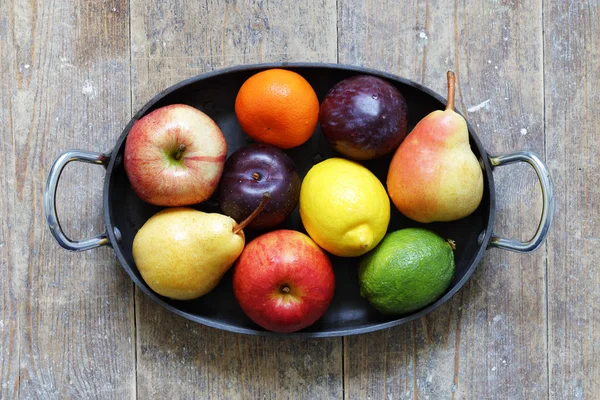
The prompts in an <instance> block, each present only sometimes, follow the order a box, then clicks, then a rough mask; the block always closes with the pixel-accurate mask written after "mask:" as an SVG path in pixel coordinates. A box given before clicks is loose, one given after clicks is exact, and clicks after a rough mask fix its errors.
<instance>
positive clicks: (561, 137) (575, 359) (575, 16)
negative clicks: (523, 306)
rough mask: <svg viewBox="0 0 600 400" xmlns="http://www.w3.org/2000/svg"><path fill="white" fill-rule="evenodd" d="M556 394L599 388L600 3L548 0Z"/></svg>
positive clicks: (587, 393) (588, 393)
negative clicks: (554, 196) (553, 210)
mask: <svg viewBox="0 0 600 400" xmlns="http://www.w3.org/2000/svg"><path fill="white" fill-rule="evenodd" d="M544 31H545V41H544V44H545V46H544V49H545V59H544V61H545V62H544V66H545V81H544V82H545V88H546V90H545V93H546V148H547V152H548V160H549V163H550V169H551V172H552V176H553V178H554V185H555V193H556V208H557V209H556V217H555V219H554V227H553V229H552V232H553V233H552V234H551V235H550V237H549V241H548V324H549V336H548V353H549V354H548V357H549V368H550V397H551V398H554V399H568V398H570V399H579V398H586V399H587V398H590V399H591V398H597V397H598V393H600V308H599V304H600V270H599V269H598V258H600V250H599V246H598V245H599V244H600V216H599V213H598V210H599V209H600V192H599V189H598V176H600V165H599V163H598V156H599V155H600V142H599V141H598V138H599V131H600V117H599V116H598V115H599V114H598V108H599V107H598V104H599V103H600V64H599V63H598V60H599V59H600V40H599V38H600V3H599V2H598V1H559V0H547V1H545V3H544Z"/></svg>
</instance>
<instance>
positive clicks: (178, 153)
mask: <svg viewBox="0 0 600 400" xmlns="http://www.w3.org/2000/svg"><path fill="white" fill-rule="evenodd" d="M185 149H186V146H185V144H183V143H181V144H180V145H179V146H177V150H175V154H173V158H174V159H176V160H177V161H179V160H181V156H183V152H184V151H185Z"/></svg>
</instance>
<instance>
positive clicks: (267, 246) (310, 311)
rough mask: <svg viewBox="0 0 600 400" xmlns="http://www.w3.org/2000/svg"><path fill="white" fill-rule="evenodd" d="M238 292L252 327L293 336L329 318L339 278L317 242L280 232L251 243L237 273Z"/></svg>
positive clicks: (296, 232)
mask: <svg viewBox="0 0 600 400" xmlns="http://www.w3.org/2000/svg"><path fill="white" fill-rule="evenodd" d="M286 288H287V289H286ZM286 290H287V292H286ZM233 291H234V294H235V297H236V299H237V301H238V303H239V304H240V306H241V307H242V309H243V310H244V312H245V313H246V315H247V316H248V317H249V318H250V319H251V320H252V321H254V322H255V323H256V324H258V325H260V326H261V327H263V328H264V329H267V330H270V331H273V332H281V333H289V332H295V331H298V330H300V329H304V328H306V327H308V326H310V325H312V324H314V323H315V322H316V321H317V320H318V319H319V318H321V317H322V316H323V314H325V312H326V311H327V309H328V308H329V304H330V303H331V300H332V299H333V294H334V291H335V275H334V273H333V268H332V266H331V262H330V260H329V258H328V256H327V254H326V253H325V252H324V251H323V250H322V249H321V248H320V247H319V246H317V245H316V243H315V242H313V241H312V239H310V238H309V237H308V236H306V235H305V234H303V233H300V232H298V231H292V230H284V229H281V230H276V231H271V232H269V233H266V234H264V235H261V236H259V237H257V238H256V239H254V240H253V241H251V242H250V243H248V245H247V246H246V247H245V249H244V250H243V251H242V254H241V255H240V257H239V258H238V260H237V262H236V264H235V267H234V272H233Z"/></svg>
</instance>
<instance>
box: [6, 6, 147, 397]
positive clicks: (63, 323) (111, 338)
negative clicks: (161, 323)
mask: <svg viewBox="0 0 600 400" xmlns="http://www.w3.org/2000/svg"><path fill="white" fill-rule="evenodd" d="M0 19H1V20H0V31H1V32H2V33H1V35H2V36H1V40H2V41H1V45H0V47H1V57H0V58H1V59H2V74H3V78H2V95H1V96H2V122H1V123H0V125H2V128H0V129H2V143H1V144H0V148H1V150H2V173H1V175H2V178H0V179H1V182H2V192H3V193H2V196H1V197H2V200H0V202H1V209H2V211H1V213H2V217H1V218H2V221H3V222H2V232H3V234H2V239H0V243H1V246H2V249H0V252H1V253H0V254H2V272H1V273H2V274H3V275H2V277H3V278H4V276H7V275H5V274H8V276H7V281H8V285H9V286H8V292H7V293H8V304H7V303H6V298H7V294H5V292H4V288H5V287H6V286H5V285H6V284H5V281H4V279H3V282H2V285H3V287H2V292H3V293H2V294H1V296H2V298H3V299H4V300H3V305H2V309H3V319H5V318H6V315H5V314H4V313H7V312H9V313H10V316H8V318H7V320H6V321H5V322H6V323H7V327H8V337H9V344H8V347H7V349H6V350H4V348H3V349H2V351H1V353H2V354H6V352H7V353H8V354H9V357H10V359H9V362H8V363H7V362H6V361H4V359H2V360H0V362H1V365H0V369H1V370H2V383H3V384H4V383H5V382H6V385H7V388H3V389H2V390H3V391H2V392H0V397H2V398H5V397H4V396H5V394H6V396H7V398H16V394H17V393H19V398H22V399H43V398H53V399H57V398H86V399H89V398H103V399H104V398H116V399H123V398H131V397H133V396H134V394H135V363H134V349H135V348H134V332H133V325H134V324H133V322H134V319H133V318H134V314H133V289H132V284H131V282H130V280H129V279H128V278H127V276H126V275H125V274H124V273H123V272H122V271H121V269H120V267H119V266H118V264H117V263H116V262H115V259H114V256H113V255H112V251H111V250H110V249H108V248H105V249H101V250H94V251H90V252H87V253H84V254H74V253H68V252H66V251H63V250H61V249H60V248H59V247H58V245H57V243H56V241H55V240H54V238H53V237H52V235H51V234H50V232H49V230H48V228H47V225H46V221H45V218H44V214H43V207H42V194H43V187H44V184H45V179H46V175H47V173H48V171H49V169H50V166H51V164H52V162H53V161H54V159H55V158H56V157H57V156H58V155H59V153H60V152H62V151H64V150H66V149H71V148H80V149H85V150H93V151H100V152H104V151H107V150H110V148H111V147H112V145H113V143H114V141H115V139H116V138H117V137H118V135H119V133H120V131H121V129H122V127H123V126H124V125H125V124H126V123H127V121H128V120H129V118H130V91H129V85H128V82H129V40H128V37H129V34H128V32H129V24H128V4H127V2H123V1H110V2H88V1H85V0H81V1H79V0H64V1H60V2H35V1H34V2H21V1H12V0H8V1H2V5H1V12H0ZM103 177H104V171H103V169H102V168H101V167H98V166H89V167H88V166H82V165H81V164H79V165H76V166H74V165H72V166H68V167H67V169H66V171H65V173H64V174H63V178H62V179H61V182H60V185H59V195H58V199H57V203H58V205H59V207H58V211H59V215H60V217H61V220H62V222H63V227H64V228H65V230H66V232H67V234H68V235H70V236H72V237H75V238H82V237H89V236H92V235H94V234H98V233H100V232H102V230H103V229H104V222H103V221H104V219H103V211H102V179H103ZM4 247H8V250H3V249H4ZM7 256H8V257H7ZM5 266H7V270H6V271H7V272H6V271H5ZM15 306H16V308H17V310H15ZM14 312H17V315H18V338H19V340H18V343H17V344H16V345H15V341H14V333H15V331H14V321H13V319H14V316H13V315H14V314H13V313H14ZM3 332H6V331H3ZM5 335H6V334H5V333H3V335H2V336H3V338H6V336H5ZM11 338H12V340H11ZM3 340H4V339H3ZM3 347H4V343H3ZM2 357H3V358H4V355H3V356H2ZM5 366H8V369H7V370H6V371H8V372H6V373H7V374H8V375H5V372H4V371H5V369H4V368H5ZM17 367H19V368H20V371H19V373H18V374H16V373H15V368H17ZM5 377H6V378H7V381H5V380H4V378H5Z"/></svg>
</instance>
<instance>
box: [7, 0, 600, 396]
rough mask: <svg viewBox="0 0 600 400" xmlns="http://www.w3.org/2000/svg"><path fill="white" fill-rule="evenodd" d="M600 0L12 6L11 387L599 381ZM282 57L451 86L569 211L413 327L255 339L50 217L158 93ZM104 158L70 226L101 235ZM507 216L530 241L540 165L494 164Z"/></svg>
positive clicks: (269, 388) (276, 389)
mask: <svg viewBox="0 0 600 400" xmlns="http://www.w3.org/2000/svg"><path fill="white" fill-rule="evenodd" d="M599 60H600V2H599V1H598V0H527V1H524V0H523V1H519V0H460V1H459V0H456V1H442V0H433V1H426V0H401V1H398V0H378V1H375V0H369V1H364V2H363V1H357V0H354V1H351V0H314V1H310V0H301V1H291V0H290V1H285V0H269V1H266V0H265V1H257V2H250V1H236V0H227V1H218V0H207V1H164V0H129V1H127V0H103V1H99V0H97V1H91V0H54V1H35V0H32V1H17V0H2V1H0V66H1V78H0V85H1V86H0V139H1V141H0V187H1V190H2V195H1V196H0V263H1V268H0V382H1V385H0V399H17V398H18V399H65V398H73V399H95V398H98V399H111V398H114V399H125V398H139V399H161V398H173V399H180V398H181V399H205V398H223V399H235V398H243V399H254V398H260V399H263V398H265V399H266V398H268V399H275V398H276V399H284V398H291V399H341V398H344V399H417V398H418V399H447V398H451V399H463V398H464V399H511V400H512V399H542V398H554V399H561V400H562V399H580V398H589V399H591V398H598V397H599V396H600V395H599V394H598V393H599V392H600V308H599V304H600V268H598V264H597V260H598V258H600V249H599V245H600V220H599V218H600V213H599V193H598V176H599V172H600V171H599V168H600V167H599V161H598V155H599V154H600V142H599V141H598V134H599V132H600V112H598V104H599V103H600V95H599V93H600V61H599ZM268 61H320V62H333V63H335V62H339V63H344V64H354V65H362V66H369V67H373V68H376V69H380V70H383V71H387V72H391V73H394V74H397V75H400V76H403V77H406V78H409V79H412V80H415V81H417V82H420V83H422V84H424V85H426V86H428V87H430V88H432V89H434V90H436V91H438V92H441V93H444V90H445V85H446V82H445V71H446V70H447V69H453V70H455V71H456V74H457V78H458V90H457V107H458V109H459V110H460V111H462V112H463V113H464V114H465V115H466V116H467V118H468V120H469V121H470V122H471V123H472V124H473V125H474V126H475V127H476V129H477V131H478V134H479V136H480V137H481V140H482V142H483V144H484V146H485V148H486V149H488V151H489V152H490V153H491V154H504V153H510V152H514V151H518V150H531V151H534V152H536V153H537V154H539V155H540V156H541V157H542V158H543V159H544V160H545V161H546V162H547V164H548V166H549V168H550V170H551V175H552V178H553V181H554V185H555V192H556V214H555V218H554V224H553V226H552V231H551V234H550V236H549V237H548V240H547V242H546V244H545V245H544V246H543V247H542V248H541V249H540V250H539V251H537V252H535V253H533V254H517V253H511V252H507V251H502V250H497V249H491V250H489V251H487V252H486V254H485V257H484V259H483V261H482V262H481V264H480V265H479V267H478V269H477V271H476V273H475V275H474V276H473V277H472V278H471V279H470V280H469V281H468V283H467V284H466V285H465V287H464V288H463V289H462V290H461V291H460V292H459V293H458V294H457V295H456V296H455V297H454V298H453V299H452V300H451V301H450V302H448V303H447V304H445V305H443V306H442V307H440V308H439V309H438V310H436V311H435V312H433V313H432V314H430V315H428V316H427V317H425V318H422V319H420V320H418V321H416V322H413V323H410V324H407V325H403V326H400V327H396V328H392V329H388V330H383V331H379V332H375V333H370V334H364V335H358V336H349V337H344V338H328V339H313V340H309V339H306V340H297V339H289V338H283V339H277V338H262V337H250V336H243V335H238V334H232V333H226V332H222V331H219V330H216V329H212V328H207V327H204V326H201V325H197V324H194V323H190V322H188V321H186V320H184V319H182V318H180V317H177V316H174V315H172V314H170V313H169V312H166V311H165V310H163V309H162V308H160V307H159V306H157V305H155V304H154V303H153V302H152V301H151V300H149V299H148V298H147V297H146V296H145V295H143V294H142V293H141V292H140V291H139V290H137V289H136V288H135V287H134V285H133V284H132V282H131V280H130V279H129V278H128V276H127V274H126V273H125V272H124V271H123V269H122V268H121V267H120V265H119V264H118V262H117V260H116V258H115V256H114V254H113V252H112V250H111V249H110V248H106V247H105V248H101V249H96V250H92V251H88V252H84V253H70V252H67V251H64V250H62V249H61V248H59V247H58V245H57V243H56V241H55V240H54V238H53V237H52V235H51V234H50V231H49V230H48V228H47V226H46V222H45V218H44V212H43V206H42V196H43V190H44V183H45V180H46V176H47V173H48V171H49V168H50V166H51V164H52V162H53V161H54V159H55V158H56V157H57V156H58V155H59V153H60V152H62V151H64V150H67V149H82V150H92V151H108V150H110V149H111V148H112V146H113V145H114V143H115V141H116V139H117V137H118V136H119V135H120V133H121V131H122V129H123V128H124V127H125V125H126V124H127V122H128V121H129V120H130V118H131V116H132V114H133V113H134V112H135V111H136V110H138V109H139V108H140V107H141V106H142V105H143V104H144V103H145V102H146V101H148V100H149V99H150V98H151V97H152V96H153V95H154V94H156V93H157V92H159V91H160V90H162V89H164V88H165V87H167V86H168V85H170V84H173V83H175V82H178V81H180V80H182V79H184V78H188V77H190V76H194V75H196V74H198V73H202V72H205V71H210V70H215V69H219V68H223V67H226V66H231V65H239V64H245V63H257V62H268ZM103 176H104V170H103V169H102V168H100V167H97V166H92V165H89V166H88V165H83V164H78V165H73V164H71V165H70V166H68V167H67V169H66V171H65V173H64V174H63V179H61V182H60V185H59V195H58V200H57V201H58V208H59V215H60V216H61V220H62V222H63V226H64V228H65V230H66V232H67V233H68V235H70V236H72V237H75V238H83V237H89V236H92V235H94V234H97V233H100V232H102V231H103V229H104V224H103V209H102V201H101V196H102V183H103ZM494 179H495V182H496V186H497V204H498V210H497V211H498V214H497V222H496V225H495V226H494V232H495V233H497V234H499V235H502V236H506V237H511V238H520V239H528V238H529V237H530V236H531V235H532V234H533V232H534V231H535V229H536V227H537V223H538V221H539V217H540V212H541V196H540V189H539V185H538V181H537V178H536V177H535V174H534V172H533V170H532V169H530V168H529V167H526V166H523V165H515V166H507V167H503V168H498V169H497V170H496V171H495V172H494Z"/></svg>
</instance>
